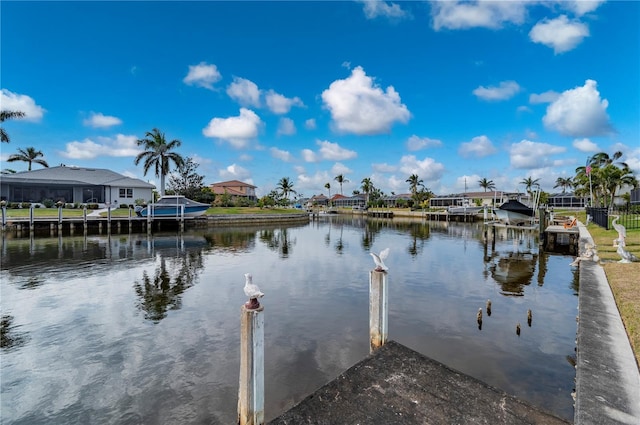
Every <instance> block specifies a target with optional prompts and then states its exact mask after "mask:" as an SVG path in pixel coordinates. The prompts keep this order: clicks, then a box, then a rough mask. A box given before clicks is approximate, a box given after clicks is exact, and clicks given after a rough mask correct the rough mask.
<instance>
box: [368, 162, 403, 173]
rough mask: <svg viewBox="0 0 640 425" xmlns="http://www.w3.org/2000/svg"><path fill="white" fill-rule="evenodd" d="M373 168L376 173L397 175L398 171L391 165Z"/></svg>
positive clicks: (378, 165) (373, 165) (385, 164)
mask: <svg viewBox="0 0 640 425" xmlns="http://www.w3.org/2000/svg"><path fill="white" fill-rule="evenodd" d="M371 168H373V171H375V172H376V173H395V172H396V170H397V169H398V167H396V166H395V165H389V164H387V163H382V164H371Z"/></svg>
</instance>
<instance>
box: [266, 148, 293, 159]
mask: <svg viewBox="0 0 640 425" xmlns="http://www.w3.org/2000/svg"><path fill="white" fill-rule="evenodd" d="M269 151H270V152H271V156H272V157H274V158H278V159H280V160H282V161H284V162H290V161H291V160H292V159H293V156H292V155H291V153H290V152H289V151H283V150H282V149H278V148H271V149H269Z"/></svg>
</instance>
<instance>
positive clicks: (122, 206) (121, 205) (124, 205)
mask: <svg viewBox="0 0 640 425" xmlns="http://www.w3.org/2000/svg"><path fill="white" fill-rule="evenodd" d="M118 208H123V209H125V210H128V209H129V205H128V204H120V205H119V206H118Z"/></svg>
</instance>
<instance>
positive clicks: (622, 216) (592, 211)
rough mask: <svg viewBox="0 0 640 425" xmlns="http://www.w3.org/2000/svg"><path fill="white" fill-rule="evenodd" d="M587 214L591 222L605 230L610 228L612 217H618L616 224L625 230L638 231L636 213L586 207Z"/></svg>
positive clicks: (639, 217) (639, 226)
mask: <svg viewBox="0 0 640 425" xmlns="http://www.w3.org/2000/svg"><path fill="white" fill-rule="evenodd" d="M587 214H588V215H590V216H591V221H592V222H594V223H595V224H597V225H598V226H600V227H604V228H605V229H606V230H609V229H610V228H611V221H612V220H613V218H614V216H619V218H618V224H622V225H623V226H624V227H625V228H627V229H640V214H639V213H638V212H637V211H632V210H627V209H609V208H593V207H587Z"/></svg>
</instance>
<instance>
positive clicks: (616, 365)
mask: <svg viewBox="0 0 640 425" xmlns="http://www.w3.org/2000/svg"><path fill="white" fill-rule="evenodd" d="M581 234H582V232H581ZM581 239H582V238H581ZM590 239H591V236H590V235H589V237H588V238H587V237H585V240H584V241H581V246H583V245H584V244H585V243H586V244H589V243H592V242H593V241H592V240H591V241H590ZM578 309H579V322H578V339H577V347H578V357H577V365H576V404H575V417H574V418H575V419H574V421H575V423H576V424H580V425H601V424H633V425H637V424H640V373H639V372H638V365H637V363H636V361H635V357H634V355H633V350H632V349H631V344H630V343H629V338H628V337H627V334H626V332H625V329H624V325H623V323H622V320H621V319H620V314H619V312H618V308H617V306H616V303H615V300H614V298H613V294H612V293H611V288H610V287H609V283H608V281H607V278H606V275H605V273H604V270H603V269H602V267H601V266H600V265H599V264H598V263H596V262H594V261H588V260H587V261H584V260H583V261H581V262H580V294H579V297H578Z"/></svg>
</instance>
